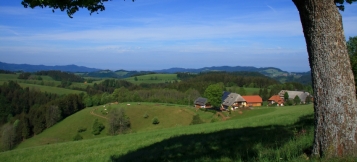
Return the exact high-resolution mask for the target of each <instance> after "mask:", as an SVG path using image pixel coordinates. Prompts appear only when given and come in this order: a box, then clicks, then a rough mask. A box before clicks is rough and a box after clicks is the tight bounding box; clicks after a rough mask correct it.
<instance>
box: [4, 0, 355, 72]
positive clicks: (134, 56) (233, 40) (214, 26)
mask: <svg viewBox="0 0 357 162" xmlns="http://www.w3.org/2000/svg"><path fill="white" fill-rule="evenodd" d="M105 4H106V10H105V11H103V12H100V13H99V14H95V13H94V14H92V15H89V13H88V11H87V10H83V9H82V10H80V11H79V12H78V13H76V14H75V15H74V18H73V19H70V18H68V16H67V14H66V13H65V12H60V11H55V13H52V11H51V9H41V8H36V9H25V8H23V6H22V5H21V0H12V1H0V60H1V62H6V63H16V64H24V63H25V64H32V65H40V64H42V65H50V66H53V65H69V64H75V65H78V66H86V67H91V68H99V69H111V70H119V69H125V70H159V69H168V68H173V67H181V68H202V67H211V66H254V67H258V68H259V67H277V68H280V69H282V70H284V71H290V72H304V71H309V70H310V67H309V64H308V56H307V51H306V44H305V40H304V36H303V33H302V28H301V23H300V19H299V14H298V11H297V9H296V8H295V6H294V4H293V2H291V1H286V0H265V1H260V2H259V3H257V2H253V1H245V2H244V3H242V2H238V1H236V0H223V1H219V2H217V1H214V0H205V1H193V0H150V1H143V0H137V1H135V2H131V1H123V0H114V1H109V2H106V3H105ZM341 14H342V17H343V25H344V30H345V36H346V39H348V37H352V36H356V35H357V30H356V26H357V5H356V4H352V5H349V4H346V9H345V11H344V12H341Z"/></svg>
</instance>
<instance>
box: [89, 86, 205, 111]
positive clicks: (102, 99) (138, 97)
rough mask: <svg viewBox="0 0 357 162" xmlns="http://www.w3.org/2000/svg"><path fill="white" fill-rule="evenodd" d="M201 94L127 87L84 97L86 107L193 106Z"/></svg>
mask: <svg viewBox="0 0 357 162" xmlns="http://www.w3.org/2000/svg"><path fill="white" fill-rule="evenodd" d="M200 96H201V94H200V93H199V92H198V91H197V90H195V89H189V90H187V91H185V92H181V91H178V90H175V89H138V90H129V89H127V88H125V87H121V88H117V89H115V91H114V92H113V93H108V92H105V93H102V94H95V95H88V94H86V95H84V96H83V102H84V104H85V106H86V107H91V106H97V105H101V104H107V103H110V102H157V103H170V104H182V105H192V104H193V101H194V100H195V99H197V98H198V97H200Z"/></svg>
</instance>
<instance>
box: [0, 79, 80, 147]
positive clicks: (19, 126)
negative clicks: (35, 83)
mask: <svg viewBox="0 0 357 162" xmlns="http://www.w3.org/2000/svg"><path fill="white" fill-rule="evenodd" d="M83 108H84V105H83V102H82V97H81V96H80V95H76V94H70V95H64V96H58V95H56V94H50V93H43V92H40V91H37V90H30V89H29V88H22V87H20V85H19V84H17V83H16V82H13V81H10V82H5V83H4V84H3V85H1V86H0V125H2V126H3V127H2V128H3V129H2V134H1V135H2V136H1V143H2V149H3V150H9V149H12V148H13V147H15V145H16V144H17V143H19V142H21V141H22V140H24V139H27V138H30V137H32V136H33V135H36V134H39V133H41V132H42V131H43V130H44V129H46V128H49V127H51V126H52V125H54V124H56V123H57V122H59V121H61V120H62V119H64V118H66V117H67V116H69V115H71V114H73V113H75V112H77V111H79V110H81V109H83ZM4 124H5V125H4Z"/></svg>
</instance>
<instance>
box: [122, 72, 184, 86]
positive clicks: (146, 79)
mask: <svg viewBox="0 0 357 162" xmlns="http://www.w3.org/2000/svg"><path fill="white" fill-rule="evenodd" d="M136 78H137V80H135V77H129V78H125V79H124V80H126V81H128V82H131V83H134V84H141V83H165V82H173V81H175V80H177V81H179V79H178V78H177V74H147V75H140V76H136Z"/></svg>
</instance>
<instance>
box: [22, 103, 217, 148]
mask: <svg viewBox="0 0 357 162" xmlns="http://www.w3.org/2000/svg"><path fill="white" fill-rule="evenodd" d="M119 107H120V108H124V109H125V111H126V114H127V115H128V116H129V117H130V121H131V130H130V132H131V133H134V132H145V131H152V130H159V129H163V128H170V127H177V126H184V125H185V126H187V125H189V124H190V122H191V120H192V117H193V115H195V114H196V112H195V111H194V109H193V108H187V106H184V107H182V105H172V106H168V105H167V104H157V103H140V105H138V104H131V105H130V106H128V105H127V103H121V104H112V105H105V107H104V105H101V106H96V107H91V108H86V109H84V110H82V111H79V112H77V113H76V114H74V115H71V116H70V117H68V118H66V119H64V120H63V121H62V122H60V123H58V124H56V125H54V126H53V127H51V128H49V129H47V130H45V131H44V132H42V133H41V134H39V135H36V136H34V137H33V138H30V139H28V140H26V141H24V142H22V143H21V144H20V145H19V146H18V147H17V148H26V147H33V146H40V145H45V144H53V143H59V142H66V141H72V139H73V137H74V136H75V135H76V133H77V130H78V128H87V131H85V132H83V133H80V134H81V135H82V136H83V138H84V139H92V138H98V137H103V136H106V135H107V130H106V129H105V130H104V131H103V133H102V134H101V135H99V136H93V135H92V134H91V130H92V124H93V121H94V119H96V118H98V119H100V121H101V122H103V124H105V126H106V128H108V123H107V120H105V119H103V118H100V117H96V116H93V115H92V114H90V112H91V111H93V112H95V113H96V114H99V115H102V116H106V112H108V111H110V109H116V108H119ZM198 112H199V113H200V115H202V116H204V114H210V115H211V116H212V113H207V112H206V113H205V112H203V113H202V112H200V111H198ZM144 114H148V115H149V117H148V118H146V119H145V118H144V117H143V116H144ZM154 117H158V119H159V120H160V124H158V125H153V124H152V118H154ZM207 121H210V120H207Z"/></svg>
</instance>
